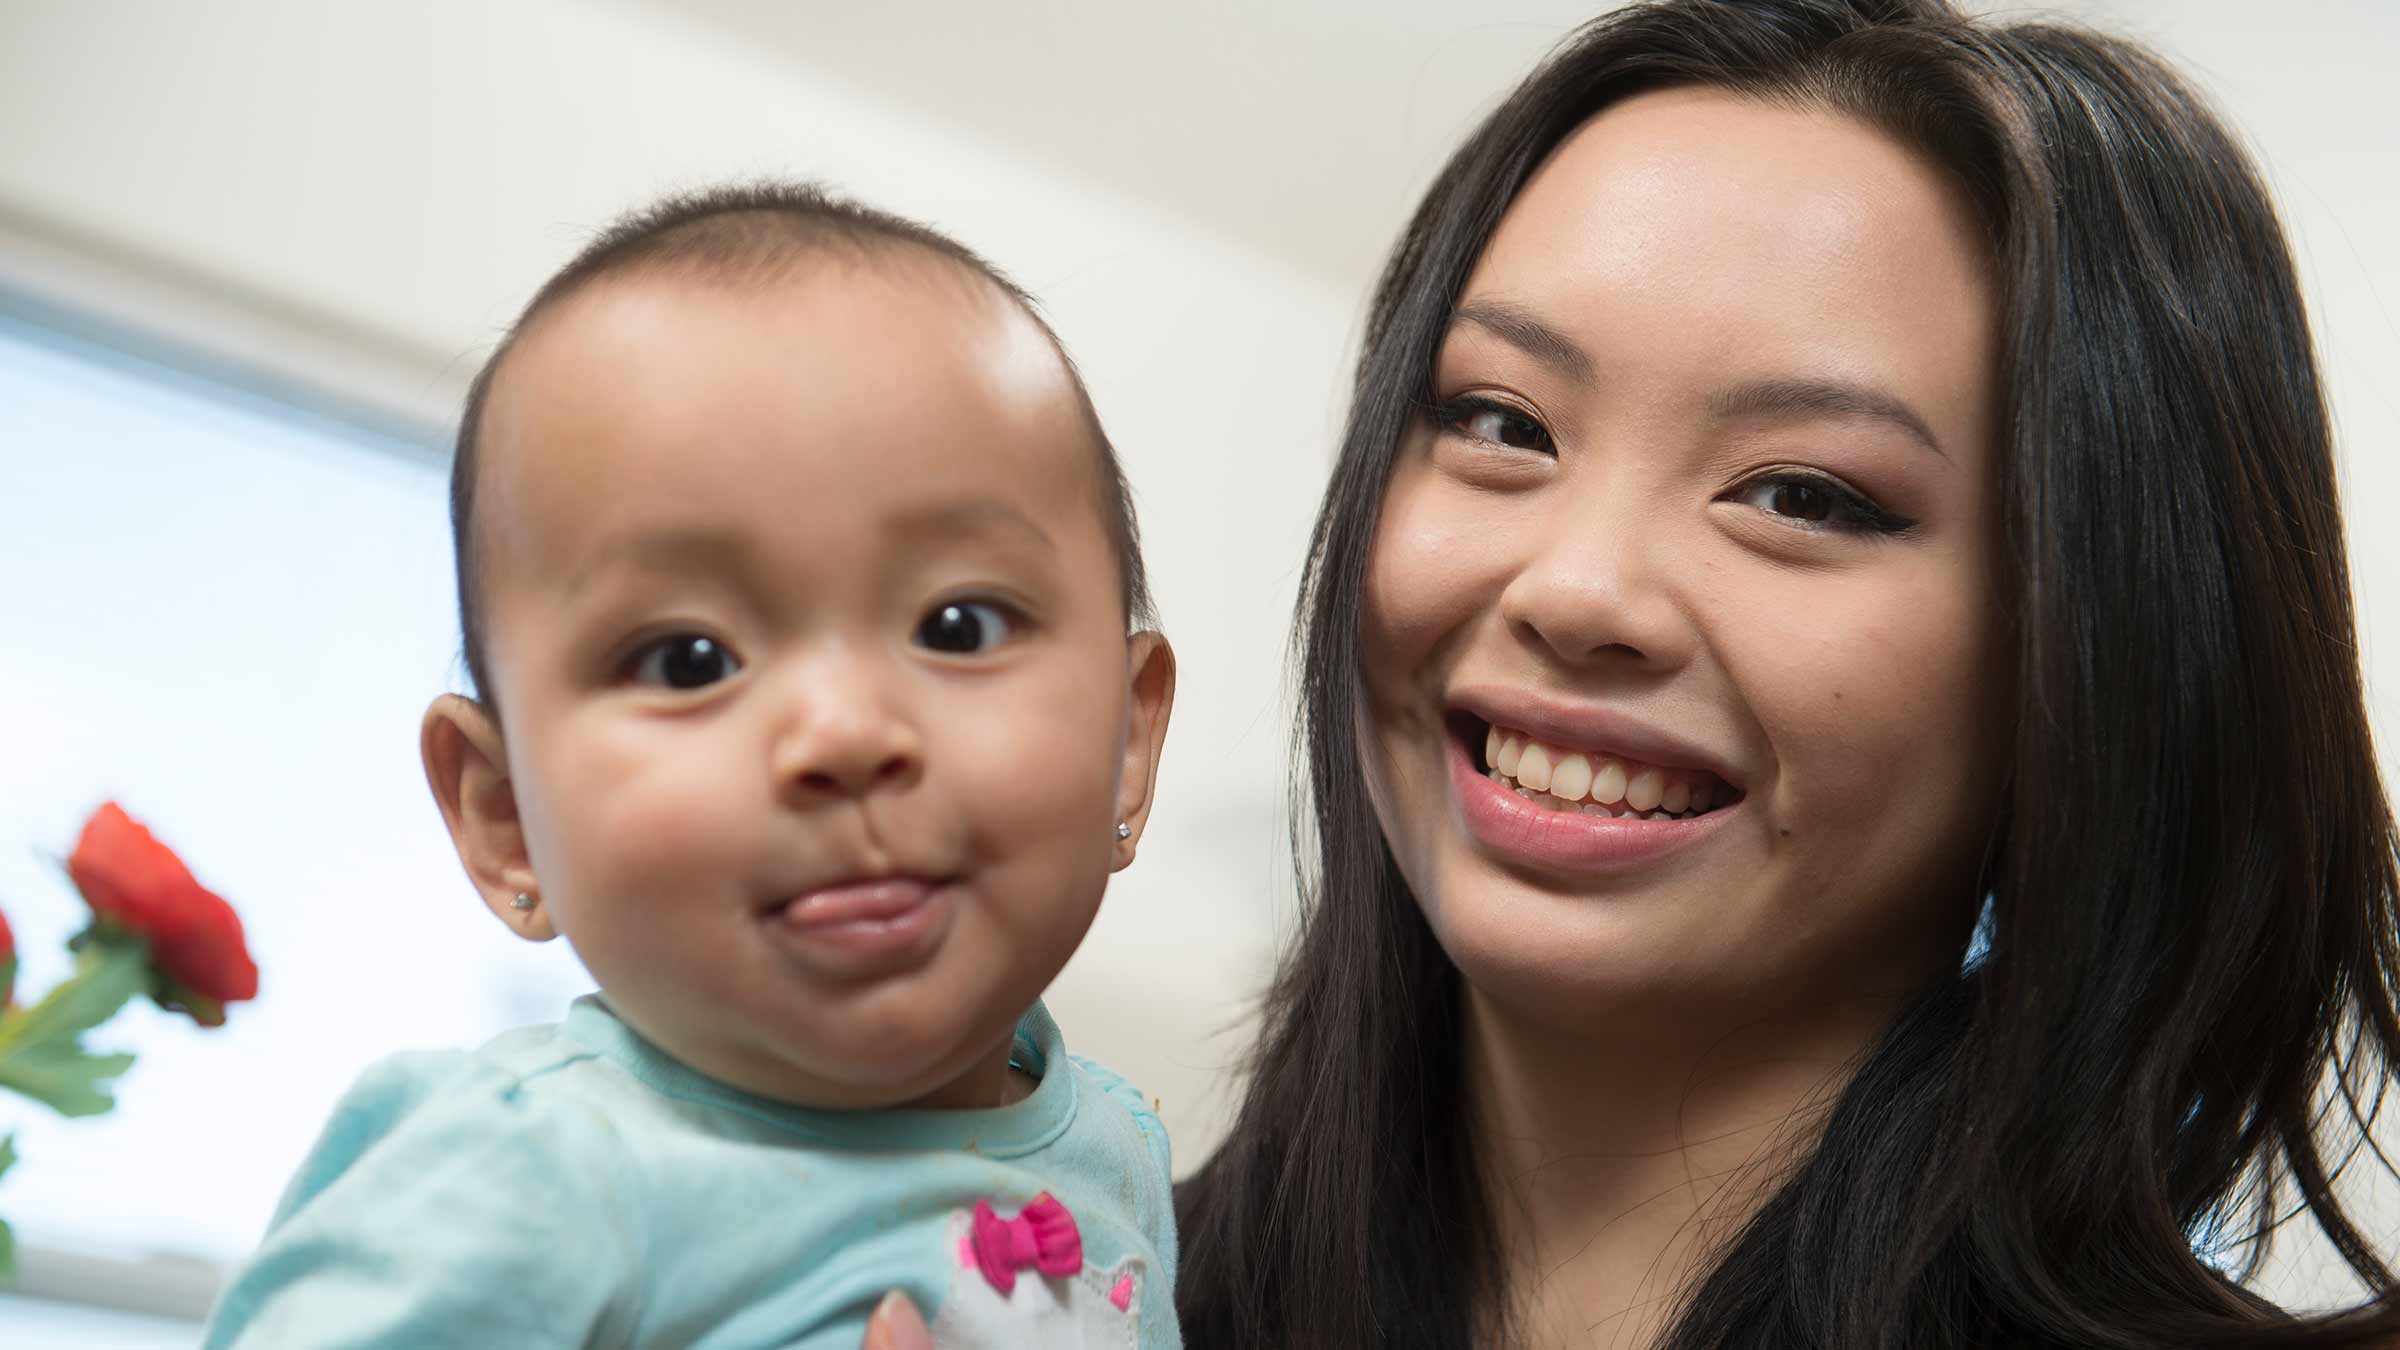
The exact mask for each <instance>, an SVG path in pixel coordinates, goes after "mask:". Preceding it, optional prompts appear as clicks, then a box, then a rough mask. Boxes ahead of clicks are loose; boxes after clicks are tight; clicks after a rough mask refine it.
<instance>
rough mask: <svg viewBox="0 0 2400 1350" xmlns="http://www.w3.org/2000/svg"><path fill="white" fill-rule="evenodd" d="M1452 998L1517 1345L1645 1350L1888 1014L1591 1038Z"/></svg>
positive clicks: (1663, 1025) (1626, 1023)
mask: <svg viewBox="0 0 2400 1350" xmlns="http://www.w3.org/2000/svg"><path fill="white" fill-rule="evenodd" d="M1463 997H1464V999H1465V1007H1464V1020H1465V1027H1464V1030H1465V1035H1466V1068H1465V1072H1466V1075H1467V1084H1466V1087H1467V1100H1468V1101H1469V1102H1471V1103H1474V1110H1475V1114H1476V1120H1475V1129H1476V1138H1477V1141H1478V1144H1477V1154H1478V1162H1479V1164H1480V1166H1481V1168H1482V1170H1483V1172H1484V1174H1485V1176H1486V1177H1488V1178H1489V1181H1488V1183H1487V1185H1488V1189H1487V1191H1486V1194H1487V1195H1488V1196H1489V1198H1490V1201H1491V1206H1492V1217H1493V1222H1494V1224H1495V1225H1496V1227H1497V1229H1498V1233H1499V1237H1500V1241H1501V1247H1502V1251H1503V1252H1504V1254H1505V1259H1506V1262H1507V1264H1506V1266H1505V1268H1504V1276H1503V1278H1504V1279H1505V1281H1506V1284H1507V1290H1506V1296H1507V1297H1508V1299H1509V1300H1510V1306H1511V1308H1512V1310H1513V1311H1514V1313H1515V1323H1514V1325H1515V1327H1516V1329H1517V1330H1518V1332H1519V1333H1520V1335H1521V1337H1522V1342H1523V1344H1525V1345H1527V1346H1528V1347H1531V1348H1532V1350H1566V1348H1567V1347H1574V1348H1575V1350H1586V1348H1587V1347H1592V1348H1599V1347H1610V1348H1614V1347H1624V1348H1625V1350H1642V1348H1643V1347H1648V1346H1650V1345H1651V1344H1653V1343H1654V1341H1655V1340H1656V1339H1657V1337H1658V1335H1659V1334H1660V1333H1661V1332H1662V1331H1663V1330H1664V1329H1665V1328H1666V1326H1667V1324H1668V1322H1669V1320H1670V1319H1671V1318H1672V1317H1673V1315H1674V1312H1675V1309H1676V1305H1677V1302H1678V1299H1679V1296H1680V1295H1681V1294H1682V1292H1683V1290H1684V1287H1685V1285H1686V1283H1687V1282H1688V1281H1689V1280H1690V1279H1691V1278H1692V1277H1693V1276H1694V1275H1696V1274H1697V1273H1699V1272H1700V1271H1701V1270H1702V1269H1703V1268H1704V1264H1703V1263H1705V1262H1706V1261H1707V1260H1708V1259H1709V1258H1710V1257H1711V1256H1712V1255H1713V1254H1714V1253H1715V1252H1716V1251H1717V1250H1719V1249H1720V1247H1721V1244H1722V1243H1723V1242H1724V1241H1725V1240H1727V1239H1728V1238H1730V1237H1731V1236H1733V1235H1734V1234H1735V1233H1737V1232H1739V1231H1740V1229H1741V1226H1742V1225H1743V1224H1744V1223H1745V1222H1747V1221H1748V1220H1749V1218H1750V1216H1751V1215H1752V1214H1753V1213H1754V1212H1755V1211H1756V1210H1757V1208H1758V1207H1759V1205H1761V1204H1762V1203H1764V1202H1765V1200H1766V1198H1767V1197H1768V1196H1769V1195H1770V1194H1772V1192H1773V1189H1774V1186H1775V1185H1776V1183H1777V1182H1779V1181H1780V1180H1781V1179H1782V1177H1783V1176H1784V1175H1785V1173H1786V1169H1787V1168H1788V1167H1789V1165H1790V1164H1791V1163H1792V1162H1793V1161H1794V1160H1796V1159H1798V1158H1800V1157H1803V1156H1805V1153H1806V1151H1807V1149H1808V1148H1809V1147H1810V1146H1812V1145H1813V1144H1814V1143H1815V1141H1816V1138H1817V1135H1818V1133H1819V1132H1820V1130H1821V1129H1822V1128H1823V1123H1824V1116H1825V1108H1827V1107H1828V1106H1830V1104H1831V1102H1832V1100H1833V1097H1834V1095H1835V1094H1836V1093H1837V1092H1838V1091H1839V1090H1840V1087H1841V1085H1842V1083H1844V1082H1845V1081H1847V1074H1848V1072H1849V1070H1850V1068H1851V1066H1852V1065H1853V1064H1854V1063H1855V1061H1856V1059H1857V1057H1858V1055H1859V1053H1860V1052H1861V1051H1862V1050H1864V1049H1865V1048H1866V1047H1867V1045H1868V1044H1869V1043H1870V1042H1871V1041H1873V1039H1874V1038H1875V1036H1876V1035H1877V1034H1879V1033H1880V1032H1881V1031H1882V1029H1883V1027H1884V1026H1885V1025H1886V1024H1887V1023H1888V1022H1889V1021H1890V1019H1891V1017H1892V1016H1893V1015H1894V1014H1895V1013H1896V1012H1897V1011H1898V1004H1897V1002H1896V1001H1891V1000H1884V999H1876V1000H1872V1001H1860V1002H1857V1003H1854V1004H1849V1005H1845V1006H1842V1007H1836V1008H1818V1009H1815V1010H1813V1015H1809V1016H1802V1017H1797V1018H1795V1017H1790V1016H1771V1017H1770V1016H1761V1015H1758V1014H1755V1013H1753V1014H1745V1015H1744V1016H1743V1017H1742V1018H1741V1019H1740V1020H1739V1021H1738V1022H1737V1021H1736V1020H1735V1019H1733V1018H1725V1019H1722V1020H1721V1021H1719V1022H1718V1023H1715V1024H1707V1023H1703V1022H1700V1021H1698V1020H1696V1019H1694V1018H1692V1017H1691V1016H1689V1015H1688V1014H1684V1015H1667V1014H1641V1013H1634V1012H1630V1011H1629V1012H1627V1013H1625V1014H1624V1015H1621V1016H1618V1015H1612V1016H1610V1017H1609V1018H1607V1019H1605V1025H1606V1027H1607V1030H1606V1031H1605V1032H1604V1033H1602V1034H1592V1033H1589V1032H1581V1031H1578V1032H1574V1033H1569V1032H1562V1031H1559V1030H1557V1029H1555V1027H1553V1026H1550V1025H1546V1024H1545V1023H1544V1021H1543V1020H1542V1019H1540V1018H1538V1017H1528V1016H1524V1015H1522V1014H1520V1013H1517V1012H1515V1011H1512V1010H1511V1009H1509V1008H1507V1007H1505V1006H1502V1005H1499V1004H1496V1003H1494V1002H1492V1001H1491V1000H1489V999H1486V998H1483V997H1481V996H1479V995H1478V994H1477V993H1476V992H1475V990H1474V989H1473V987H1472V986H1469V987H1468V988H1467V990H1466V992H1465V994H1464V995H1463Z"/></svg>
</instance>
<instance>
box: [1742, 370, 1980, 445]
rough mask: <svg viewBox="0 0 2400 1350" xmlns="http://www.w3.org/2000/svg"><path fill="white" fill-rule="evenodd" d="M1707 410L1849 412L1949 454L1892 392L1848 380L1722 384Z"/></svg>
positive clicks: (1793, 416)
mask: <svg viewBox="0 0 2400 1350" xmlns="http://www.w3.org/2000/svg"><path fill="white" fill-rule="evenodd" d="M1708 411H1709V413H1710V414H1711V415H1712V416H1714V417H1716V418H1717V419H1718V420H1720V421H1731V420H1732V419H1734V418H1737V417H1759V418H1766V419H1769V420H1784V421H1799V420H1805V419H1807V418H1813V417H1852V418H1864V419H1866V420H1868V421H1873V422H1883V423H1886V424H1888V425H1890V426H1894V427H1897V428H1899V429H1900V430H1901V431H1902V432H1904V433H1906V434H1907V435H1908V436H1909V437H1910V438H1911V439H1914V440H1916V441H1919V442H1921V443H1923V445H1924V446H1925V448H1926V449H1928V450H1931V451H1932V452H1933V453H1935V454H1937V455H1940V456H1941V457H1942V458H1944V459H1948V458H1950V452H1949V451H1947V450H1944V449H1943V448H1942V443H1941V441H1939V440H1938V439H1936V438H1935V437H1934V434H1933V428H1932V427H1930V426H1928V425H1926V422H1925V419H1924V418H1922V417H1920V416H1918V415H1917V410H1916V409H1914V408H1911V407H1910V406H1908V404H1907V403H1906V402H1904V401H1902V400H1901V399H1900V398H1898V397H1897V396H1895V395H1892V394H1887V393H1885V392H1884V391H1883V390H1880V389H1877V388H1874V387H1872V386H1870V385H1864V384H1853V383H1851V382H1849V381H1847V380H1820V379H1775V380H1753V381H1751V382H1750V383H1748V384H1742V385H1736V386H1734V387H1733V388H1731V389H1721V390H1719V391H1717V392H1716V393H1714V394H1711V395H1709V398H1708Z"/></svg>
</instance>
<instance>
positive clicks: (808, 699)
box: [774, 679, 925, 797]
mask: <svg viewBox="0 0 2400 1350" xmlns="http://www.w3.org/2000/svg"><path fill="white" fill-rule="evenodd" d="M877 686H878V682H877V681H874V680H871V679H861V680H855V681H852V680H844V681H841V682H840V684H839V685H838V686H836V687H828V686H826V685H821V684H820V685H818V686H816V687H815V688H813V689H808V690H803V691H802V692H801V693H800V695H799V697H798V698H797V699H796V700H795V701H796V702H797V703H799V704H800V706H798V707H796V708H794V709H793V711H792V713H791V716H790V719H789V722H788V723H787V725H786V727H785V729H784V731H783V733H782V735H781V736H779V737H778V738H777V742H776V746H775V765H774V773H775V777H776V780H777V781H778V782H779V783H781V784H782V785H783V786H784V788H785V789H786V790H787V791H791V792H797V793H801V794H805V795H809V796H847V797H858V796H864V795H866V794H868V793H872V792H878V791H890V790H897V789H902V788H906V787H909V786H911V785H913V784H914V783H915V782H916V781H917V779H918V778H919V777H920V776H921V775H922V774H923V773H924V769H925V746H924V739H923V736H922V735H921V734H920V732H919V730H918V728H917V726H916V723H915V721H914V720H913V719H912V718H910V717H909V716H908V715H907V713H906V712H905V710H903V709H901V708H899V707H896V706H895V705H894V703H893V700H892V699H891V698H890V697H889V696H888V692H887V691H886V690H885V689H883V688H879V687H877Z"/></svg>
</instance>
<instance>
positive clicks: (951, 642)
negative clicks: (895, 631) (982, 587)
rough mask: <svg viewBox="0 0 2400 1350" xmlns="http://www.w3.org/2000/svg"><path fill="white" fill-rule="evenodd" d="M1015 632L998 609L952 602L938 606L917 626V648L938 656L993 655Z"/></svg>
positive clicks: (986, 605) (1012, 625)
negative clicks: (959, 654)
mask: <svg viewBox="0 0 2400 1350" xmlns="http://www.w3.org/2000/svg"><path fill="white" fill-rule="evenodd" d="M1014 630H1015V625H1014V624H1012V623H1010V622H1009V617H1008V615H1007V614H1006V613H1004V612H1003V611H1002V610H1001V608H1000V607H999V606H998V605H994V604H988V603H986V602H984V601H981V600H953V601H951V602H950V603H948V604H945V605H936V606H934V607H933V610H932V611H931V612H930V613H928V614H927V615H926V616H925V618H924V620H923V621H922V622H920V623H919V624H918V625H917V645H918V646H920V647H924V648H928V649H930V650H932V651H937V652H952V653H969V652H984V651H990V650H991V649H992V648H994V647H997V646H999V645H1000V644H1001V643H1003V642H1006V641H1007V640H1008V635H1009V634H1010V633H1011V632H1013V631H1014Z"/></svg>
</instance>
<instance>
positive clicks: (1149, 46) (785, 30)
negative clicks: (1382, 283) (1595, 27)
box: [652, 0, 1596, 290]
mask: <svg viewBox="0 0 2400 1350" xmlns="http://www.w3.org/2000/svg"><path fill="white" fill-rule="evenodd" d="M652 3H657V4H660V5H662V6H664V7H667V8H671V9H672V10H673V11H674V12H676V13H677V14H680V15H682V16H684V17H685V18H687V19H697V20H700V21H702V22H705V23H709V24H713V25H716V26H718V27H719V28H721V29H723V30H726V31H729V32H731V33H733V34H736V35H738V36H739V37H740V38H741V39H742V40H743V41H745V42H747V43H753V44H760V45H763V46H766V47H768V48H771V49H773V50H774V51H775V52H776V53H777V54H778V55H780V56H782V57H784V58H785V59H788V60H791V61H794V62H796V63H799V64H801V65H804V66H806V67H807V68H808V70H809V72H810V75H811V76H812V77H817V76H823V77H825V78H828V79H831V80H834V81H837V82H841V83H846V84H849V85H851V86H853V87H856V88H858V89H859V90H860V91H861V92H864V93H867V94H869V95H871V96H873V97H875V98H877V99H880V100H883V101H887V102H892V103H897V104H902V105H906V106H909V107H911V108H913V109H914V110H916V111H918V112H921V113H924V114H927V115H930V116H932V117H934V118H936V119H939V120H942V121H947V122H951V123H954V124H959V125H964V126H968V127H972V128H974V129H976V130H977V131H978V132H980V133H983V134H986V135H989V136H993V137H996V138H998V139H1002V140H1006V141H1008V142H1010V143H1012V144H1013V145H1015V146H1016V147H1018V148H1020V149H1022V150H1024V151H1025V152H1027V153H1029V154H1031V155H1033V156H1036V157H1038V158H1040V159H1043V160H1045V161H1049V162H1052V163H1056V164H1059V165H1061V166H1062V167H1065V168H1067V169H1069V170H1070V171H1072V172H1074V173H1076V174H1078V175H1080V176H1083V177H1086V178H1093V179H1098V180H1100V181H1102V182H1105V183H1106V184H1107V185H1109V186H1110V187H1111V188H1113V189H1114V190H1116V191H1118V192H1121V193H1125V194H1127V195H1130V196H1135V197H1139V198H1145V199H1148V200H1151V201H1153V202H1155V203H1157V204H1158V205H1159V206H1161V207H1163V208H1164V209H1166V210H1168V211H1171V212H1173V213H1174V214H1176V215H1178V216H1182V217H1184V218H1187V219H1190V220H1193V221H1195V222H1198V223H1200V224H1201V225H1203V226H1204V227H1205V228H1208V229H1211V230H1214V231H1219V232H1222V233H1225V234H1229V235H1232V236H1234V237H1236V238H1240V239H1243V240H1245V241H1249V242H1251V243H1253V244H1254V245H1255V246H1258V247H1260V248H1262V249H1263V250H1265V251H1267V252H1270V253H1275V254H1280V255H1282V256H1284V257H1286V258H1288V259H1289V260H1291V261H1292V262H1294V263H1296V264H1298V265H1300V266H1302V267H1304V268H1306V269H1308V270H1310V271H1312V272H1316V273H1318V274H1320V275H1324V276H1327V277H1328V278H1330V279H1332V280H1335V281H1336V282H1338V283H1339V284H1341V285H1342V286H1343V287H1344V288H1345V289H1346V290H1349V289H1354V288H1355V287H1357V286H1358V285H1361V284H1363V281H1364V279H1365V278H1366V277H1368V276H1369V275H1370V274H1371V273H1372V271H1373V269H1374V267H1375V264H1376V262H1377V260H1378V259H1379V257H1380V256H1381V254H1382V252H1383V249H1384V247H1385V245H1386V244H1388V243H1389V242H1390V240H1391V238H1392V237H1393V235H1394V234H1396V233H1397V231H1398V229H1399V227H1400V224H1401V222H1402V220H1403V219H1404V217H1405V215H1406V213H1407V210H1408V207H1409V205H1410V203H1411V201H1412V199H1413V198H1414V196H1415V194H1416V193H1417V191H1418V190H1419V189H1420V188H1421V187H1422V186H1423V185H1424V183H1425V182H1426V181H1428V180H1429V179H1430V178H1431V176H1432V174H1433V172H1434V171H1435V170H1436V169H1438V168H1439V167H1440V161H1441V157H1442V156H1443V155H1444V154H1446V153H1447V152H1448V151H1449V150H1450V149H1451V148H1452V146H1453V145H1454V144H1455V143H1456V141H1457V140H1458V139H1459V137H1460V136H1461V134H1462V133H1463V132H1464V130H1465V129H1466V128H1467V127H1468V126H1470V125H1471V124H1472V123H1473V121H1474V119H1475V117H1476V116H1477V115H1478V114H1479V113H1481V112H1482V111H1483V110H1484V109H1486V108H1488V107H1489V106H1490V105H1491V103H1492V102H1493V101H1495V100H1496V99H1497V98H1498V97H1499V95H1500V93H1501V92H1502V91H1504V90H1505V89H1506V88H1507V87H1508V86H1509V84H1510V83H1511V82H1513V81H1514V80H1516V79H1517V78H1519V77H1520V76H1522V75H1523V74H1524V72H1525V71H1526V70H1527V69H1528V68H1530V67H1531V65H1532V64H1533V62H1534V61H1535V59H1536V58H1538V57H1539V56H1540V54H1541V53H1542V52H1544V51H1546V50H1548V49H1549V47H1550V46H1551V45H1553V44H1554V43H1555V42H1556V41H1557V40H1558V39H1559V38H1560V37H1561V36H1562V35H1563V34H1565V33H1566V32H1567V31H1568V30H1569V29H1570V28H1572V27H1573V26H1574V25H1575V24H1576V23H1577V22H1579V21H1581V20H1583V19H1586V18H1589V17H1590V16H1591V14H1592V13H1593V12H1594V10H1595V8H1596V7H1595V5H1593V4H1592V3H1591V2H1590V0H1581V2H1580V3H1578V2H1577V0H1506V3H1498V4H1483V5H1473V6H1469V5H1461V4H1456V3H1451V4H1442V3H1433V2H1432V0H1407V2H1406V3H1394V4H1364V3H1348V4H1329V3H1313V4H1273V3H1265V2H1264V0H1224V2H1223V3H1202V4H1159V3H1097V2H1095V0H1023V2H1021V3H999V4H994V3H989V2H988V0H943V2H941V3H928V4H895V5H878V4H826V3H809V4H790V3H779V2H778V0H652Z"/></svg>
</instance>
